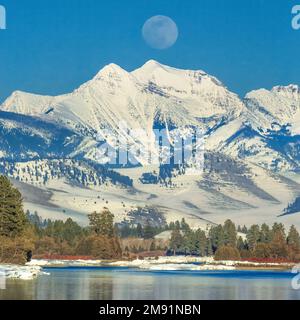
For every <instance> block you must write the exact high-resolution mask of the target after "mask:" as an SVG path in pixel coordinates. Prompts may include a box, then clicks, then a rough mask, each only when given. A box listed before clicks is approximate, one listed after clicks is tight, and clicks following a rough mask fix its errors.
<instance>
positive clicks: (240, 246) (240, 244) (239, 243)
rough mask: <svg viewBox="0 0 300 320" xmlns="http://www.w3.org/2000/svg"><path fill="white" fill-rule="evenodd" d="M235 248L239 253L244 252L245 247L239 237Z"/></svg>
mask: <svg viewBox="0 0 300 320" xmlns="http://www.w3.org/2000/svg"><path fill="white" fill-rule="evenodd" d="M236 246H237V248H238V250H239V251H242V250H245V249H246V246H245V242H244V240H243V238H242V237H239V238H238V240H237V245H236Z"/></svg>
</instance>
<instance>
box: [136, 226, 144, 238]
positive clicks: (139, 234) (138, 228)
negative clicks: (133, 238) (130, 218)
mask: <svg viewBox="0 0 300 320" xmlns="http://www.w3.org/2000/svg"><path fill="white" fill-rule="evenodd" d="M136 235H137V237H138V238H143V236H144V234H143V227H142V225H141V224H140V223H138V224H137V226H136Z"/></svg>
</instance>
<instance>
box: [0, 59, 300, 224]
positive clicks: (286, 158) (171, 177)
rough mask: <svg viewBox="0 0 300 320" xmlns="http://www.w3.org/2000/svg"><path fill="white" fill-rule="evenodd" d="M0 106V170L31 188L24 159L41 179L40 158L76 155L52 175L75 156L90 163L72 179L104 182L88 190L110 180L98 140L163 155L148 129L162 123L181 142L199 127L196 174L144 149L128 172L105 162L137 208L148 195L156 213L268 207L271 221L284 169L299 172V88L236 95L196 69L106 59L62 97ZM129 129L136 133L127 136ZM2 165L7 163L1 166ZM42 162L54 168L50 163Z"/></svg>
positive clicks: (290, 185) (293, 189) (285, 199)
mask: <svg viewBox="0 0 300 320" xmlns="http://www.w3.org/2000/svg"><path fill="white" fill-rule="evenodd" d="M0 110H1V111H0V139H1V145H0V160H1V161H2V163H4V165H3V166H2V168H3V170H2V171H3V172H4V173H5V174H8V175H10V176H11V177H12V178H14V179H18V180H19V181H22V182H23V183H24V182H26V183H30V184H34V182H33V180H34V179H33V180H32V179H31V178H29V177H28V176H26V174H24V172H22V170H25V172H27V171H28V172H30V175H34V173H33V172H34V170H32V169H33V168H34V167H33V165H32V162H31V161H32V160H35V161H38V162H39V164H40V165H41V167H40V168H42V169H41V170H40V171H39V174H38V176H39V177H40V176H43V174H44V173H43V167H44V165H45V161H46V162H47V161H48V162H49V161H54V163H56V161H61V162H64V161H65V162H66V160H65V159H68V160H72V161H74V163H72V165H71V167H72V168H71V169H70V168H69V167H70V165H69V163H68V164H67V165H66V166H67V167H68V168H69V169H68V170H67V171H66V170H65V169H62V170H61V173H57V172H56V175H53V179H52V180H55V179H58V180H59V179H63V178H67V179H69V180H70V176H71V177H72V178H73V176H74V174H73V171H74V170H73V169H75V168H76V167H77V162H76V161H82V162H83V163H85V164H84V166H85V168H86V166H87V168H88V169H87V171H86V169H82V168H81V166H82V164H80V165H79V164H78V166H79V167H80V168H81V171H80V172H79V173H78V175H76V179H75V180H76V184H77V183H80V180H82V181H85V183H84V185H85V186H88V187H95V186H96V185H102V183H99V184H97V183H96V182H94V186H93V181H94V180H97V181H98V180H99V179H100V178H99V177H101V175H105V178H104V179H102V180H103V181H106V182H107V181H109V182H110V183H112V184H114V185H116V184H118V183H116V179H115V178H112V177H115V176H114V171H113V170H112V171H110V172H109V174H108V178H107V172H106V171H104V169H103V164H105V161H102V160H103V158H105V157H107V154H102V155H101V156H100V157H99V153H97V150H98V148H99V147H100V146H101V145H103V144H106V145H107V146H110V148H111V149H113V150H114V149H118V148H120V145H121V144H122V141H126V143H127V148H128V147H130V148H135V149H143V148H146V147H147V148H148V149H147V150H149V151H150V152H151V154H155V155H157V156H158V157H161V156H162V151H161V149H160V148H159V147H158V146H157V144H156V140H155V135H154V129H160V130H162V129H164V130H165V131H166V136H167V139H169V140H170V141H171V142H172V141H173V140H172V136H171V134H170V132H171V131H172V130H173V129H176V130H177V134H178V136H179V137H180V138H183V137H184V136H185V135H186V133H187V130H189V129H190V128H192V129H193V130H194V129H195V128H199V129H200V130H201V132H202V133H203V134H204V138H205V139H204V140H205V169H204V172H203V174H202V175H201V176H194V177H190V178H187V177H186V171H185V168H184V166H181V167H180V166H178V167H176V166H168V165H167V166H163V167H160V168H159V167H158V168H156V169H153V168H152V169H151V170H150V169H149V168H148V167H147V166H146V164H147V163H148V159H147V157H148V155H146V154H145V153H143V152H139V153H137V154H136V156H135V161H136V163H135V166H136V169H134V168H133V169H132V170H133V171H129V172H127V171H126V170H125V169H122V168H123V167H124V166H120V165H116V164H115V165H114V166H113V168H114V170H119V171H120V172H121V171H122V170H124V171H126V173H124V172H121V176H120V177H119V176H118V175H116V177H117V182H118V181H119V180H121V184H123V185H125V186H127V187H128V188H130V194H131V195H135V196H136V198H134V197H133V198H134V200H133V198H130V199H131V200H130V201H132V202H133V203H137V202H141V203H140V204H142V205H143V204H147V201H146V200H145V199H148V202H150V204H151V205H153V206H158V205H160V206H162V207H164V213H166V212H169V213H170V214H172V212H173V213H174V212H175V213H176V212H177V213H176V214H178V215H184V214H188V215H190V217H198V218H199V217H200V216H201V215H202V214H204V215H205V216H207V215H210V220H209V221H212V222H215V221H216V222H218V220H219V218H218V214H220V215H222V214H223V215H228V212H229V210H231V211H233V212H235V211H236V212H238V213H239V214H238V215H236V216H237V217H238V219H239V221H241V222H247V221H248V220H251V219H248V220H247V217H246V216H245V215H246V213H247V215H248V214H251V215H253V216H256V215H259V212H266V208H270V207H271V206H273V207H274V210H273V213H271V211H270V213H268V214H269V216H270V215H271V214H272V216H273V217H274V219H275V217H278V216H279V215H280V214H282V211H283V210H284V208H287V206H288V203H293V201H295V199H296V198H297V197H298V196H299V193H300V189H299V185H298V183H297V181H298V180H297V179H298V178H297V177H298V175H297V174H295V177H296V178H295V179H294V178H292V179H290V177H289V178H287V177H286V174H287V172H294V173H296V172H297V171H299V168H300V127H299V126H300V120H299V119H300V89H299V87H298V86H296V85H290V86H287V87H275V88H273V89H272V90H270V91H268V90H265V89H260V90H256V91H252V92H250V93H249V94H247V95H246V97H245V99H240V98H239V97H238V96H237V95H236V94H234V93H232V92H230V91H229V90H228V89H227V88H226V87H225V86H224V85H223V84H222V83H221V82H220V81H219V80H218V79H216V78H215V77H213V76H210V75H208V74H207V73H205V72H204V71H199V70H198V71H191V70H179V69H175V68H172V67H168V66H165V65H161V64H159V63H158V62H156V61H153V60H151V61H148V62H147V63H146V64H145V65H144V66H142V67H141V68H140V69H138V70H135V71H133V72H131V73H129V72H127V71H125V70H123V69H122V68H120V67H119V66H117V65H114V64H111V65H108V66H106V67H105V68H103V69H102V70H101V71H100V72H99V73H98V74H97V75H96V76H95V77H94V78H93V79H92V80H90V81H89V82H87V83H85V84H83V85H82V86H81V87H79V88H78V89H77V90H75V91H74V92H72V93H69V94H65V95H61V96H56V97H50V96H39V95H34V94H29V93H24V92H19V91H17V92H14V93H13V94H12V95H11V97H9V98H8V99H7V100H6V101H5V102H4V103H3V105H2V106H1V107H0ZM137 130H139V131H137ZM132 131H137V132H138V134H135V135H132ZM120 141H121V142H120ZM7 161H9V162H10V163H11V164H10V165H11V166H12V167H11V168H10V169H9V170H8V169H7V168H6V167H5V162H7ZM19 162H23V163H26V162H28V167H29V168H30V169H28V170H27V169H26V168H25V169H24V168H22V169H20V168H19V169H18V166H19V164H18V163H19ZM66 163H67V162H66ZM97 164H98V165H97ZM47 166H48V167H49V168H52V167H53V163H50V164H49V163H47ZM73 167H74V168H73ZM110 167H112V166H110ZM16 168H17V169H16ZM26 170H27V171H26ZM134 170H135V171H134ZM66 172H68V174H66ZM70 172H71V174H70ZM82 172H84V178H82V177H81V176H80V175H81V174H82ZM95 172H96V174H95ZM137 172H138V174H137ZM123 174H124V176H123ZM54 176H55V179H54ZM79 176H80V177H79ZM86 176H90V178H87V177H86ZM43 177H44V176H43ZM92 177H93V178H92ZM94 177H97V178H94ZM293 177H294V176H293ZM48 178H49V177H48V176H47V179H46V180H47V181H46V182H45V177H44V179H42V178H41V179H40V181H43V183H42V185H43V188H47V184H48V180H51V179H50V178H49V179H48ZM24 179H25V180H26V179H27V181H24ZM28 179H29V180H28ZM124 179H125V180H124ZM187 179H189V180H190V183H192V182H193V183H192V185H193V186H191V185H190V184H188V183H187ZM38 180H39V179H37V180H36V181H38ZM71 180H72V179H71ZM100 180H101V179H100ZM102 180H101V181H102ZM28 181H29V182H28ZM124 181H125V183H123V182H124ZM132 181H133V184H132V183H131V182H132ZM128 182H129V183H128ZM69 183H73V182H72V181H71V182H70V181H69ZM157 186H160V188H163V189H166V190H168V192H169V198H170V199H172V198H173V197H177V196H178V192H180V197H178V198H177V200H176V201H179V202H180V203H177V207H176V208H175V207H174V206H173V204H174V203H176V201H174V203H173V204H172V203H170V201H169V199H167V198H166V197H164V196H163V195H162V194H156V192H155V189H156V188H157ZM272 186H273V188H272ZM151 188H152V189H151ZM128 192H129V191H128ZM138 195H139V196H138ZM144 196H145V199H144V198H143V197H144ZM124 197H125V198H126V196H124ZM139 197H140V198H139ZM112 198H113V196H112ZM126 199H127V200H128V198H126ZM143 199H144V200H143ZM174 199H175V198H174ZM116 201H117V200H116ZM128 201H129V200H128ZM143 201H144V203H143ZM243 210H244V211H243ZM267 211H268V210H267ZM292 211H293V214H290V215H285V216H283V217H287V216H294V215H295V214H296V213H295V212H294V211H297V210H292ZM242 212H244V213H245V215H242ZM86 213H88V212H86ZM261 217H262V215H261ZM202 218H203V217H201V219H202ZM223 218H224V217H223ZM223 218H222V219H223ZM287 223H288V222H287Z"/></svg>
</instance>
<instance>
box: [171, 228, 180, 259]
mask: <svg viewBox="0 0 300 320" xmlns="http://www.w3.org/2000/svg"><path fill="white" fill-rule="evenodd" d="M182 245H183V237H182V235H181V233H180V230H179V229H175V230H173V231H172V235H171V239H170V247H171V248H172V249H173V253H174V256H175V254H176V251H177V250H178V249H179V248H180V247H181V246H182Z"/></svg>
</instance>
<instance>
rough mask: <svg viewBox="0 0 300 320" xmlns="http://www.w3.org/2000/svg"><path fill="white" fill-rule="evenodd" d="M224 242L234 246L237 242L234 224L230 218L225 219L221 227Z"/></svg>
mask: <svg viewBox="0 0 300 320" xmlns="http://www.w3.org/2000/svg"><path fill="white" fill-rule="evenodd" d="M223 232H224V244H225V245H228V246H231V247H235V246H236V242H237V232H236V228H235V224H234V223H233V222H232V221H231V220H226V221H225V223H224V227H223Z"/></svg>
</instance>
